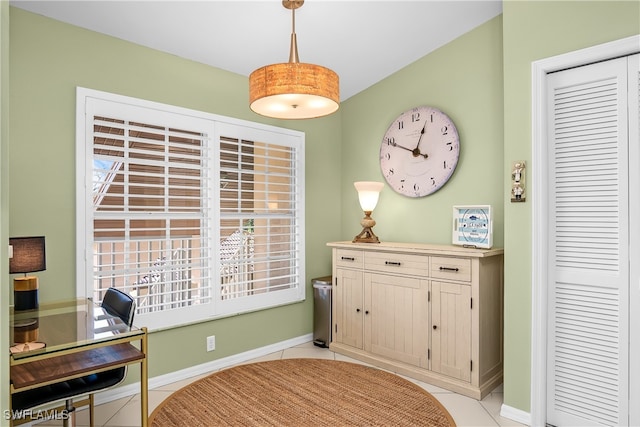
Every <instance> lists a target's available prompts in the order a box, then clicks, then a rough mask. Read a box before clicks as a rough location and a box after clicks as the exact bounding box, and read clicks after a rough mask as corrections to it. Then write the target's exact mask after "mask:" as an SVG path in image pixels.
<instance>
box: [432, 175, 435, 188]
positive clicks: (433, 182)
mask: <svg viewBox="0 0 640 427" xmlns="http://www.w3.org/2000/svg"><path fill="white" fill-rule="evenodd" d="M431 185H433V186H434V187H435V186H436V180H435V178H434V177H431Z"/></svg>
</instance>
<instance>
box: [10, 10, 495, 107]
mask: <svg viewBox="0 0 640 427" xmlns="http://www.w3.org/2000/svg"><path fill="white" fill-rule="evenodd" d="M11 5H12V6H16V7H19V8H22V9H25V10H28V11H31V12H34V13H37V14H40V15H44V16H47V17H50V18H53V19H57V20H60V21H63V22H67V23H70V24H73V25H77V26H80V27H84V28H87V29H90V30H93V31H97V32H100V33H104V34H108V35H111V36H113V37H117V38H120V39H124V40H128V41H131V42H133V43H137V44H140V45H143V46H147V47H150V48H154V49H158V50H161V51H164V52H168V53H171V54H174V55H177V56H179V57H183V58H187V59H191V60H194V61H198V62H201V63H204V64H208V65H211V66H214V67H218V68H221V69H224V70H228V71H232V72H234V73H238V74H241V75H244V76H248V75H249V74H250V73H251V72H252V71H253V70H254V69H256V68H259V67H261V66H263V65H267V64H272V63H277V62H287V61H288V60H289V43H290V35H291V11H290V10H287V9H285V8H284V7H283V6H282V2H281V1H279V0H262V1H248V0H226V1H222V0H200V1H188V0H183V1H165V0H156V1H150V0H145V1H122V0H91V1H88V0H85V1H77V0H76V1H57V0H46V1H29V0H12V1H11ZM500 13H502V1H501V0H492V1H484V0H471V1H462V0H445V1H435V0H413V1H401V0H397V1H367V0H346V1H338V0H307V1H306V2H305V4H304V5H303V6H302V7H301V8H300V9H298V10H297V11H296V34H297V39H298V51H299V55H300V62H308V63H314V64H319V65H323V66H325V67H328V68H331V69H333V70H334V71H335V72H336V73H338V75H339V76H340V97H341V99H342V100H345V99H347V98H349V97H351V96H353V95H355V94H356V93H358V92H360V91H362V90H364V89H366V88H367V87H369V86H371V85H373V84H375V83H376V82H378V81H380V80H382V79H383V78H385V77H387V76H388V75H390V74H392V73H394V72H396V71H398V70H399V69H401V68H403V67H405V66H406V65H408V64H410V63H412V62H414V61H416V60H417V59H419V58H421V57H422V56H424V55H426V54H428V53H429V52H432V51H433V50H435V49H437V48H438V47H440V46H442V45H444V44H446V43H448V42H449V41H451V40H453V39H455V38H457V37H458V36H460V35H462V34H464V33H466V32H468V31H469V30H471V29H473V28H475V27H477V26H478V25H480V24H482V23H484V22H486V21H488V20H489V19H491V18H493V17H495V16H497V15H499V14H500Z"/></svg>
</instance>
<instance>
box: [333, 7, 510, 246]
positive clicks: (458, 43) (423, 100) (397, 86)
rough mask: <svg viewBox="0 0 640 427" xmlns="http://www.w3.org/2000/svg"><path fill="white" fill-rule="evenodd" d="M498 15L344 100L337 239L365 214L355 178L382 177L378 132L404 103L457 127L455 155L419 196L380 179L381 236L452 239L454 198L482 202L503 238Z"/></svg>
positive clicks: (377, 215)
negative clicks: (435, 111)
mask: <svg viewBox="0 0 640 427" xmlns="http://www.w3.org/2000/svg"><path fill="white" fill-rule="evenodd" d="M502 102H503V96H502V18H501V17H497V18H494V19H493V20H491V21H489V22H488V23H486V24H484V25H481V26H480V27H478V28H476V29H474V30H472V31H470V32H469V33H467V34H465V35H463V36H462V37H459V38H458V39H456V40H454V41H452V42H451V43H449V44H447V45H445V46H444V47H442V48H440V49H438V50H436V51H434V52H432V53H431V54H429V55H427V56H425V57H423V58H421V59H420V60H418V61H416V62H415V63H413V64H411V65H409V66H408V67H406V68H403V69H402V70H400V71H398V72H397V73H395V74H393V75H392V76H390V77H388V78H386V79H384V80H382V81H380V82H378V83H377V84H375V85H374V86H372V87H370V88H368V89H367V90H365V91H364V92H361V93H360V94H358V95H356V96H354V97H352V98H350V99H349V100H347V101H346V102H344V103H343V105H342V107H341V113H342V124H343V126H342V140H343V148H342V162H343V170H342V183H341V185H342V203H343V210H342V224H343V226H342V227H343V236H342V237H343V239H344V240H347V239H349V240H350V239H352V238H353V237H354V236H355V235H356V234H358V233H359V232H360V230H361V229H362V227H361V226H360V219H361V218H362V216H363V213H362V210H361V209H360V205H359V203H358V197H357V193H356V191H355V189H354V187H353V182H354V181H369V180H371V181H381V182H385V179H384V177H383V176H382V173H381V171H380V165H379V159H378V157H379V151H380V144H381V142H382V137H383V135H384V133H385V131H386V130H387V128H388V126H389V125H390V124H391V122H392V121H393V120H394V119H395V118H396V117H397V116H398V115H399V114H400V113H401V112H403V111H406V110H409V109H411V108H413V107H415V106H419V105H429V106H433V107H436V108H439V109H440V110H442V111H444V112H445V113H446V114H448V115H449V117H451V119H452V120H453V122H454V123H455V124H456V127H457V129H458V133H459V135H460V147H461V148H460V151H461V154H460V159H459V161H458V166H457V167H456V170H455V172H454V174H453V176H452V177H451V179H450V180H449V182H448V183H447V184H446V185H445V186H444V187H443V188H441V189H440V190H439V191H437V192H435V193H433V194H431V195H429V196H427V197H423V198H409V197H406V196H402V195H399V194H398V193H395V192H394V191H392V190H391V188H389V187H388V186H387V185H386V182H385V188H384V189H383V190H382V193H381V194H380V200H379V201H378V205H377V207H376V209H375V211H374V212H373V215H372V216H373V218H374V219H375V220H376V222H377V225H376V226H375V228H374V231H375V233H376V234H377V235H378V237H379V238H380V240H385V241H394V242H425V243H440V244H450V243H451V226H452V215H453V213H452V211H453V206H454V205H469V204H488V205H492V206H493V210H494V228H495V232H494V241H495V246H498V247H501V246H502V242H503V233H502V222H503V215H502V209H503V207H502V206H503V195H502V185H503V175H504V174H503V170H502V164H503V157H502V150H503V137H502V131H503V126H502V115H503V112H502V111H503V108H502Z"/></svg>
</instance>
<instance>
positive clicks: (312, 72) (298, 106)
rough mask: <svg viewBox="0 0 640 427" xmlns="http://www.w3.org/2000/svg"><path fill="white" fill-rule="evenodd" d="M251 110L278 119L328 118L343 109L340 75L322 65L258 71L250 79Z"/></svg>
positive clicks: (291, 65)
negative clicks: (339, 108) (341, 107)
mask: <svg viewBox="0 0 640 427" xmlns="http://www.w3.org/2000/svg"><path fill="white" fill-rule="evenodd" d="M249 102H250V107H251V109H252V110H253V111H254V112H256V113H258V114H261V115H263V116H268V117H275V118H279V119H310V118H315V117H321V116H326V115H327V114H331V113H333V112H335V111H336V110H337V109H338V107H339V106H340V83H339V79H338V75H337V74H336V73H335V72H333V71H332V70H330V69H328V68H325V67H322V66H320V65H314V64H305V63H302V62H286V63H281V64H272V65H267V66H264V67H262V68H258V69H257V70H255V71H254V72H253V73H251V75H250V76H249Z"/></svg>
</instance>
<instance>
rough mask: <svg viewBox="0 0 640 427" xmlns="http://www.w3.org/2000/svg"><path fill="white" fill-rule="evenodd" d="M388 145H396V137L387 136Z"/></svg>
mask: <svg viewBox="0 0 640 427" xmlns="http://www.w3.org/2000/svg"><path fill="white" fill-rule="evenodd" d="M387 145H396V139H395V138H394V137H392V136H391V137H388V138H387Z"/></svg>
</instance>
